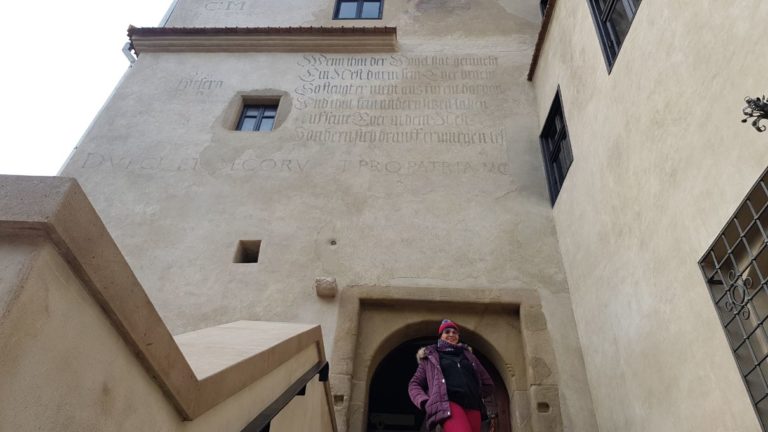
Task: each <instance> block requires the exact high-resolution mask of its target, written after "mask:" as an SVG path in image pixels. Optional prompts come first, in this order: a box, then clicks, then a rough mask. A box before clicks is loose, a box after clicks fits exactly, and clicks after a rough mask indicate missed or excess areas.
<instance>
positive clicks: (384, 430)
mask: <svg viewBox="0 0 768 432" xmlns="http://www.w3.org/2000/svg"><path fill="white" fill-rule="evenodd" d="M436 341H437V337H436V336H426V337H419V338H415V339H410V340H408V341H405V342H403V343H401V344H400V345H398V346H397V347H395V348H394V349H393V350H392V351H390V352H389V353H388V354H387V355H386V356H384V359H383V360H382V361H381V363H379V365H378V366H377V368H376V371H375V372H374V374H373V377H372V378H371V381H370V386H369V390H368V410H367V413H368V418H367V425H366V430H367V431H368V432H395V431H397V432H406V431H407V432H419V431H421V426H422V424H423V423H424V413H423V412H422V411H420V410H419V409H418V408H416V407H415V406H414V405H413V404H412V403H411V400H410V398H409V397H408V382H409V381H410V379H411V377H412V376H413V374H414V373H415V372H416V368H417V366H418V363H417V361H416V352H417V351H418V350H419V348H421V347H424V346H427V345H430V344H434V343H436ZM473 352H474V354H475V355H476V356H477V358H478V360H480V363H482V365H483V367H485V369H486V370H487V371H488V374H489V375H490V376H491V378H492V379H493V381H494V384H495V388H496V392H495V397H496V404H497V405H498V409H499V420H498V427H497V428H496V431H497V432H511V431H512V428H511V426H510V425H511V421H510V413H509V406H510V404H509V394H508V393H507V388H506V386H505V385H504V382H503V381H502V379H501V375H500V374H499V372H498V371H497V370H496V368H495V367H494V366H493V364H491V362H489V361H488V359H487V358H486V357H485V356H484V355H483V353H481V352H479V351H478V350H477V349H473Z"/></svg>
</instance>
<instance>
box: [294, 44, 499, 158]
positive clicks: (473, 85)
mask: <svg viewBox="0 0 768 432" xmlns="http://www.w3.org/2000/svg"><path fill="white" fill-rule="evenodd" d="M297 64H298V66H299V68H300V69H299V75H298V80H299V81H300V84H299V85H298V86H297V87H296V88H295V89H294V101H295V102H294V107H295V108H296V109H297V110H299V111H302V112H303V114H302V117H301V123H302V125H301V126H300V127H297V128H296V130H295V138H296V139H297V140H298V141H308V142H322V143H333V142H342V143H349V144H353V143H382V144H385V143H390V144H411V145H420V144H443V145H459V146H464V147H466V146H473V145H478V146H484V145H494V146H496V147H497V148H501V147H500V146H502V145H503V144H504V138H505V136H504V130H503V129H498V128H497V129H493V130H490V129H488V128H487V127H484V126H483V125H484V124H488V121H487V118H488V116H489V114H491V113H492V112H493V111H494V110H498V111H501V109H502V106H501V105H502V104H503V102H504V94H505V92H506V88H505V86H504V85H502V84H501V83H500V82H499V81H498V78H499V59H498V57H496V56H493V55H464V56H442V55H401V54H396V55H389V56H333V55H324V54H307V55H303V56H302V57H301V59H299V60H298V62H297Z"/></svg>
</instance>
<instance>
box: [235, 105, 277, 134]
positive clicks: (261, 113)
mask: <svg viewBox="0 0 768 432" xmlns="http://www.w3.org/2000/svg"><path fill="white" fill-rule="evenodd" d="M276 115H277V105H245V106H244V107H243V112H242V114H240V121H238V122H237V130H239V131H262V132H266V131H271V130H272V128H273V127H274V126H275V116H276Z"/></svg>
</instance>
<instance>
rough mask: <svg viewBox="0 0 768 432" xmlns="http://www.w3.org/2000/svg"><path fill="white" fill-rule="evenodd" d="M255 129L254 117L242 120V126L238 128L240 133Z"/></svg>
mask: <svg viewBox="0 0 768 432" xmlns="http://www.w3.org/2000/svg"><path fill="white" fill-rule="evenodd" d="M255 129H256V117H246V118H244V119H243V124H242V125H241V126H240V130H242V131H252V130H255Z"/></svg>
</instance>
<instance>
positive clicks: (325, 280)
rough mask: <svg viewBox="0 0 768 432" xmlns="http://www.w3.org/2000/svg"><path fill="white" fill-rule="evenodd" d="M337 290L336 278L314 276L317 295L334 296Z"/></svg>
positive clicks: (323, 296)
mask: <svg viewBox="0 0 768 432" xmlns="http://www.w3.org/2000/svg"><path fill="white" fill-rule="evenodd" d="M338 292H339V287H338V285H337V284H336V278H332V277H319V278H315V293H316V294H317V296H318V297H322V298H334V297H336V294H338Z"/></svg>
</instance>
